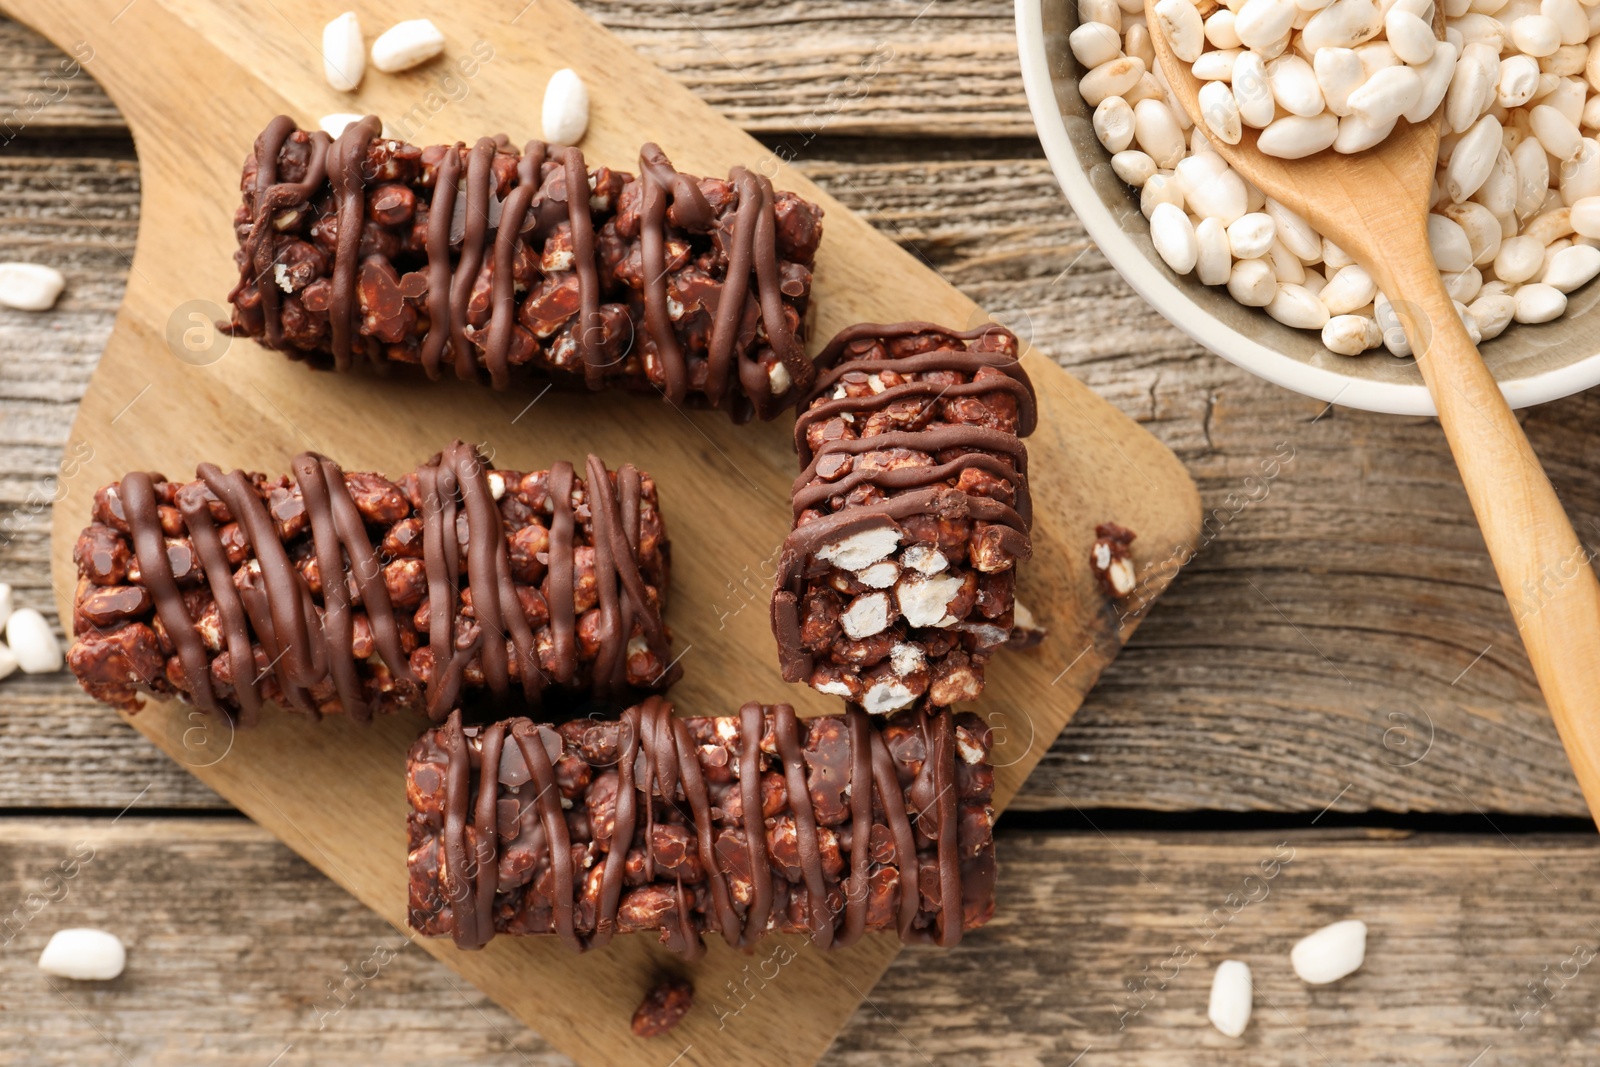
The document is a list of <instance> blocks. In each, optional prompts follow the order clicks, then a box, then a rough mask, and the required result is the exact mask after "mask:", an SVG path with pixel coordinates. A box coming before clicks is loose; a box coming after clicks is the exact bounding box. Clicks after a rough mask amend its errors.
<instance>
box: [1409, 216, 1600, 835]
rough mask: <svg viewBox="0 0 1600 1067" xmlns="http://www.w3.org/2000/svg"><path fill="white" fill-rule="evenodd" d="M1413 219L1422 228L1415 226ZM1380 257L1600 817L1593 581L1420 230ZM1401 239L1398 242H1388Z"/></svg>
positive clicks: (1599, 585) (1582, 549)
mask: <svg viewBox="0 0 1600 1067" xmlns="http://www.w3.org/2000/svg"><path fill="white" fill-rule="evenodd" d="M1420 229H1421V228H1420V227H1419V228H1418V230H1419V231H1420ZM1416 237H1417V240H1416V241H1414V242H1407V244H1408V245H1412V244H1414V245H1416V247H1415V248H1406V249H1400V248H1392V249H1390V250H1389V251H1390V252H1391V254H1390V255H1388V256H1386V257H1383V259H1382V260H1381V261H1382V262H1383V264H1384V265H1383V268H1382V270H1381V278H1380V281H1381V284H1382V286H1383V290H1384V292H1386V293H1389V294H1399V293H1403V294H1405V298H1404V299H1395V300H1393V304H1394V308H1395V312H1396V314H1397V315H1398V316H1399V318H1400V321H1401V323H1402V325H1403V326H1404V327H1405V332H1406V337H1407V338H1409V339H1410V341H1411V347H1412V350H1413V351H1414V352H1415V353H1416V357H1417V367H1418V369H1419V370H1421V372H1422V377H1423V380H1424V381H1426V382H1427V385H1428V392H1429V393H1430V394H1432V396H1433V402H1434V406H1435V407H1437V408H1438V411H1439V422H1440V424H1441V425H1442V426H1443V428H1444V433H1445V438H1446V439H1447V440H1448V441H1449V442H1450V451H1451V453H1452V454H1453V455H1454V456H1455V461H1456V466H1457V467H1458V468H1460V470H1461V480H1462V481H1463V482H1464V483H1465V484H1466V488H1467V498H1468V499H1469V500H1470V501H1471V502H1472V510H1473V513H1474V514H1475V515H1476V516H1477V519H1478V525H1479V527H1480V528H1481V529H1482V530H1483V539H1484V541H1485V543H1486V544H1487V545H1488V548H1489V556H1490V558H1491V559H1493V560H1494V567H1495V572H1496V574H1498V575H1499V578H1500V587H1501V588H1502V589H1503V590H1504V591H1505V594H1506V598H1507V600H1508V601H1509V602H1510V604H1511V608H1512V612H1513V614H1514V615H1515V617H1516V623H1517V630H1518V631H1519V632H1520V633H1521V635H1522V643H1523V646H1524V647H1525V648H1526V649H1527V651H1528V658H1529V660H1531V661H1532V663H1533V672H1534V675H1535V676H1536V677H1537V678H1538V680H1539V688H1540V689H1542V690H1543V691H1544V697H1545V702H1546V703H1547V704H1548V705H1549V707H1550V714H1551V717H1552V718H1554V719H1555V724H1556V730H1557V731H1558V732H1559V733H1560V735H1561V742H1562V744H1563V745H1565V746H1566V749H1567V756H1568V758H1569V759H1570V760H1571V762H1572V769H1573V771H1574V772H1576V774H1577V776H1578V784H1579V785H1580V786H1581V787H1582V788H1583V795H1584V798H1585V799H1586V800H1587V801H1588V804H1589V811H1590V814H1591V815H1593V816H1594V817H1595V818H1596V820H1597V821H1600V582H1597V581H1596V580H1595V574H1594V570H1593V569H1592V568H1591V567H1590V565H1589V563H1590V560H1591V558H1593V556H1594V554H1595V553H1594V552H1591V551H1590V550H1589V549H1588V548H1587V547H1586V546H1584V545H1583V543H1582V542H1580V541H1579V540H1578V536H1577V534H1576V533H1574V532H1573V529H1572V523H1571V522H1570V521H1569V520H1568V519H1567V514H1566V512H1565V511H1564V510H1563V509H1562V507H1561V501H1560V500H1558V499H1557V498H1556V492H1555V488H1554V487H1553V486H1552V485H1551V484H1550V479H1549V478H1548V477H1547V476H1546V474H1545V472H1544V468H1543V467H1542V466H1541V465H1540V463H1539V458H1538V457H1537V456H1536V455H1534V452H1533V448H1532V447H1531V446H1530V445H1529V444H1528V438H1527V435H1526V434H1524V433H1523V432H1522V426H1521V425H1520V424H1519V423H1518V422H1517V420H1516V417H1515V416H1514V415H1513V414H1512V412H1511V407H1510V405H1509V404H1507V403H1506V400H1505V397H1504V395H1503V394H1502V393H1501V392H1500V389H1499V387H1498V386H1497V385H1496V384H1495V381H1494V376H1493V375H1492V374H1491V373H1490V372H1489V368H1488V367H1486V366H1484V363H1483V357H1482V356H1481V355H1479V353H1478V350H1477V348H1476V346H1474V345H1473V343H1472V338H1471V336H1470V335H1469V334H1468V333H1467V331H1466V327H1464V326H1463V325H1462V323H1461V319H1460V317H1459V316H1458V315H1457V313H1456V309H1455V305H1454V302H1453V301H1452V300H1451V299H1450V295H1449V294H1448V293H1447V292H1446V291H1445V288H1444V282H1443V279H1441V278H1440V276H1439V270H1438V267H1437V266H1436V265H1435V264H1434V261H1433V256H1432V254H1431V253H1430V252H1429V249H1428V244H1427V238H1426V233H1425V232H1419V233H1418V234H1417V235H1416ZM1396 243H1398V242H1396Z"/></svg>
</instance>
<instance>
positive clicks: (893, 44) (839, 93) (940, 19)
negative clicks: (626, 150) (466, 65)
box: [0, 0, 1033, 150]
mask: <svg viewBox="0 0 1600 1067" xmlns="http://www.w3.org/2000/svg"><path fill="white" fill-rule="evenodd" d="M139 2H143V0H139ZM522 2H523V0H518V2H517V3H516V4H515V5H511V4H507V5H505V6H506V8H507V14H506V18H507V19H509V18H510V17H511V16H512V15H514V14H515V13H516V11H517V8H518V7H520V6H521V5H522ZM580 6H581V7H582V8H583V9H584V11H586V12H587V13H588V14H589V15H590V16H592V17H593V18H595V19H597V20H598V21H599V22H600V23H601V24H602V25H604V26H605V27H606V28H607V29H609V30H611V31H612V32H613V33H615V34H616V35H617V36H618V37H619V38H621V39H622V40H623V41H626V42H627V43H628V44H629V45H631V46H632V47H633V48H635V49H636V50H637V51H638V52H639V53H640V54H641V55H643V56H645V57H646V58H647V59H649V60H651V61H652V62H654V63H655V64H657V65H658V66H660V67H661V68H662V69H664V70H666V71H667V72H668V73H670V74H672V75H673V77H675V78H677V79H678V80H679V81H681V82H683V83H684V84H685V85H687V86H689V87H690V88H691V89H693V90H694V91H695V93H696V94H697V95H698V96H699V97H700V98H701V99H703V100H705V101H706V102H707V103H709V104H710V105H711V106H712V107H714V108H716V109H717V110H718V111H719V112H721V113H722V114H723V115H725V116H727V117H728V118H729V119H730V120H732V121H733V122H735V123H737V124H738V125H740V126H742V127H744V128H745V129H747V130H750V131H752V132H761V133H767V134H775V135H785V136H787V137H788V138H789V139H790V141H791V144H792V145H793V146H794V147H795V148H796V149H797V150H798V149H800V148H803V147H804V146H805V145H806V144H808V143H809V142H810V141H811V140H813V139H814V138H816V137H818V136H821V135H823V134H827V135H832V136H841V135H842V136H878V137H881V136H891V137H920V136H923V135H925V134H926V133H928V132H929V130H930V129H935V128H936V129H937V131H938V134H939V135H940V136H944V137H952V136H957V137H959V136H978V137H994V136H1013V137H1016V136H1023V137H1029V138H1031V137H1032V136H1033V123H1032V120H1031V119H1029V117H1028V102H1027V98H1026V97H1025V96H1024V94H1023V90H1022V80H1021V76H1020V74H1019V71H1018V65H1017V48H1016V36H1015V32H1014V30H1013V26H1012V15H1011V5H1010V4H1009V3H1006V2H1005V0H961V2H955V0H932V2H929V0H820V2H807V0H787V2H781V3H760V4H755V3H749V2H740V0H585V2H584V3H583V4H581V5H580ZM538 10H539V9H538V8H537V7H533V8H532V10H530V11H529V13H528V14H526V15H524V16H523V17H522V18H521V19H519V20H518V25H522V24H523V23H524V21H525V20H534V19H537V17H538ZM262 15H263V17H269V18H270V17H273V15H272V11H271V9H270V8H269V9H264V10H263V12H262ZM400 17H404V16H403V15H401V14H398V13H389V14H388V15H386V16H381V17H380V16H374V17H373V18H372V19H371V20H369V22H366V23H363V25H364V26H366V29H367V32H368V34H369V35H372V34H376V33H380V32H382V30H383V29H384V28H386V27H387V26H388V25H389V24H390V23H392V22H393V21H394V20H395V19H397V18H400ZM385 18H387V19H388V21H385ZM320 32H321V24H320V22H319V23H318V24H316V25H314V26H311V27H309V28H307V34H308V36H310V37H311V39H313V40H317V39H319V34H320ZM93 39H94V26H93V25H92V24H90V23H88V22H87V21H86V22H85V24H84V28H83V31H82V33H81V34H80V36H79V37H77V38H74V40H88V41H90V42H91V43H92V42H93ZM0 55H4V56H6V57H7V59H6V63H5V66H4V68H3V70H0V73H3V75H4V78H3V80H0V144H6V143H8V142H9V140H10V138H11V137H12V136H13V135H16V136H20V137H39V136H49V135H53V134H61V133H71V134H81V133H91V134H97V135H98V134H105V133H109V132H114V131H117V130H118V129H119V128H120V126H121V118H120V116H119V115H118V113H117V110H116V108H115V106H114V105H112V103H111V101H110V100H109V99H107V97H106V95H105V93H104V92H103V91H101V90H100V89H99V88H98V87H97V86H95V85H94V84H93V83H92V82H91V81H89V79H86V78H69V77H66V76H65V75H64V73H63V69H62V68H61V66H60V63H61V60H62V58H63V57H62V55H61V53H60V51H59V50H57V49H56V48H55V47H53V46H51V45H48V44H45V43H43V42H42V41H41V39H40V38H39V37H38V36H37V35H36V34H33V33H30V32H28V31H26V30H24V29H19V27H17V26H16V25H15V24H14V23H5V24H0ZM529 113H530V114H531V115H536V114H537V98H534V101H533V103H532V105H531V106H530V110H529Z"/></svg>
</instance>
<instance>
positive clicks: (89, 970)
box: [39, 928, 128, 982]
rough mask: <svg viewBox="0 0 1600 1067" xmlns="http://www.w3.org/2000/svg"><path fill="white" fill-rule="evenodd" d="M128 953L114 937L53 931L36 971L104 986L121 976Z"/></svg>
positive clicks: (102, 933)
mask: <svg viewBox="0 0 1600 1067" xmlns="http://www.w3.org/2000/svg"><path fill="white" fill-rule="evenodd" d="M127 962H128V951H127V949H125V948H123V946H122V941H121V939H120V938H118V937H117V935H116V934H109V933H106V931H104V930H90V929H85V928H77V929H71V930H57V931H56V932H55V933H54V934H52V935H50V942H49V944H47V945H45V947H44V951H43V952H41V953H40V954H39V969H40V970H41V971H43V972H45V973H46V974H53V975H55V976H56V977H58V978H72V979H75V980H77V981H80V982H105V981H109V980H111V979H113V978H115V977H116V976H117V975H119V974H121V973H122V968H123V967H124V966H126V965H127Z"/></svg>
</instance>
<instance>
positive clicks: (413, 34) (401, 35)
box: [372, 19, 444, 74]
mask: <svg viewBox="0 0 1600 1067" xmlns="http://www.w3.org/2000/svg"><path fill="white" fill-rule="evenodd" d="M443 51H444V34H442V33H440V32H439V27H437V26H435V25H434V24H433V23H432V22H430V21H429V20H428V19H410V20H409V21H406V22H400V23H396V24H395V25H393V26H391V27H389V28H388V29H387V30H385V31H383V34H382V35H381V36H380V37H379V38H378V39H377V40H376V41H373V42H372V65H373V66H374V67H377V68H378V69H379V70H381V71H383V72H384V73H385V74H397V73H399V72H400V71H402V70H410V69H411V68H412V67H415V66H417V65H418V64H419V63H426V62H427V61H428V60H430V59H432V58H433V57H434V56H436V55H438V54H439V53H440V52H443Z"/></svg>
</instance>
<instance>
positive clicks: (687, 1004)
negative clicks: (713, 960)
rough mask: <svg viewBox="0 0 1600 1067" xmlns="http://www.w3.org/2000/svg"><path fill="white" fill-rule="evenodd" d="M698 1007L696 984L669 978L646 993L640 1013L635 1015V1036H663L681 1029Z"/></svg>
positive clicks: (685, 979) (637, 1012)
mask: <svg viewBox="0 0 1600 1067" xmlns="http://www.w3.org/2000/svg"><path fill="white" fill-rule="evenodd" d="M693 1006H694V983H693V982H691V981H689V980H688V979H687V978H668V979H666V980H665V981H663V982H661V983H659V984H658V985H657V986H656V987H655V988H654V989H652V990H650V992H648V993H646V994H645V998H644V1002H643V1003H642V1004H640V1005H639V1010H638V1011H635V1012H634V1013H633V1033H634V1036H635V1037H661V1036H662V1035H664V1034H665V1033H667V1031H669V1030H671V1029H672V1028H673V1027H674V1026H677V1025H678V1023H679V1022H681V1021H682V1019H683V1017H684V1016H685V1015H687V1014H688V1013H689V1009H690V1008H691V1007H693Z"/></svg>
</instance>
